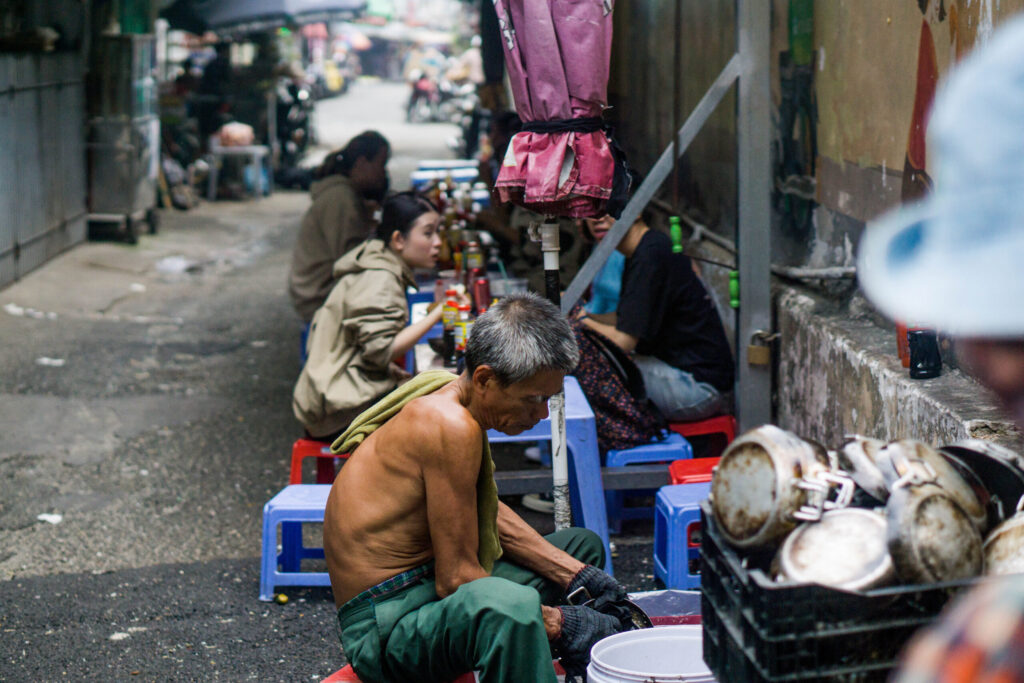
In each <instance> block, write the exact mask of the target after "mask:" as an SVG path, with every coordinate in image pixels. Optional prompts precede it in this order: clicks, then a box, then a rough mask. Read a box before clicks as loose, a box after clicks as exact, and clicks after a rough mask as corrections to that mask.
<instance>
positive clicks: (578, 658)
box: [552, 605, 622, 680]
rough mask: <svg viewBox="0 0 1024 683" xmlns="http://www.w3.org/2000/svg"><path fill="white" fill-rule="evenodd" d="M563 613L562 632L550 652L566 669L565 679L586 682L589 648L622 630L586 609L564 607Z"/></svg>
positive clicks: (607, 617) (604, 616) (611, 620)
mask: <svg viewBox="0 0 1024 683" xmlns="http://www.w3.org/2000/svg"><path fill="white" fill-rule="evenodd" d="M558 610H559V611H560V612H561V613H562V631H561V633H559V634H558V637H557V638H556V639H555V640H554V641H553V642H552V650H553V652H554V654H555V655H557V656H558V657H559V658H560V660H561V664H562V668H563V669H565V674H566V680H570V679H572V678H575V677H580V678H582V679H583V680H586V675H587V664H588V663H589V662H590V648H592V647H593V646H594V643H596V642H597V641H599V640H601V639H602V638H607V637H608V636H611V635H615V634H616V633H618V632H619V631H621V630H622V625H621V624H620V622H619V620H618V619H616V618H615V617H613V616H610V615H607V614H601V613H600V612H598V611H596V610H593V609H591V608H589V607H583V606H575V605H566V606H564V607H559V608H558Z"/></svg>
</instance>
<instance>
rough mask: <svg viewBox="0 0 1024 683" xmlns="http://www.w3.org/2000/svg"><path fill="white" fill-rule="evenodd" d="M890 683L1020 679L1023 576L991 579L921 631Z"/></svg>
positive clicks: (1007, 682) (1023, 675)
mask: <svg viewBox="0 0 1024 683" xmlns="http://www.w3.org/2000/svg"><path fill="white" fill-rule="evenodd" d="M891 681H892V683H961V682H965V683H966V682H967V681H980V682H984V683H1013V682H1016V681H1024V575H1020V576H1013V577H1006V578H1000V579H992V580H991V581H986V582H984V583H982V584H980V585H978V586H976V587H975V588H973V589H972V590H971V591H970V592H969V593H967V594H966V595H965V596H962V597H961V598H960V599H958V600H957V602H955V603H954V604H953V606H952V608H950V609H947V610H946V612H945V613H943V615H942V617H940V619H939V621H938V622H936V623H935V624H933V625H932V626H930V627H928V628H926V629H924V630H922V631H921V632H920V633H918V634H917V635H916V636H915V637H914V639H913V640H912V641H911V643H910V646H909V647H908V648H907V650H906V652H905V653H904V656H903V660H902V662H901V668H900V669H899V670H898V671H897V672H896V674H895V675H894V676H893V678H892V679H891Z"/></svg>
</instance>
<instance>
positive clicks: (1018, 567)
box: [982, 497, 1024, 576]
mask: <svg viewBox="0 0 1024 683" xmlns="http://www.w3.org/2000/svg"><path fill="white" fill-rule="evenodd" d="M1022 510H1024V497H1022V498H1021V499H1020V501H1018V503H1017V514H1015V515H1014V516H1013V517H1010V518H1009V519H1008V520H1006V521H1005V522H1003V523H1002V524H1000V525H999V526H997V527H996V528H995V529H993V530H992V533H990V534H989V535H988V538H986V539H985V545H984V546H983V548H982V550H983V551H984V553H985V573H986V574H991V575H993V576H1003V575H1006V574H1024V512H1022Z"/></svg>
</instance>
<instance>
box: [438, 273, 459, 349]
mask: <svg viewBox="0 0 1024 683" xmlns="http://www.w3.org/2000/svg"><path fill="white" fill-rule="evenodd" d="M444 296H445V302H444V308H443V309H442V310H441V323H442V324H443V326H444V331H443V333H442V337H441V341H442V354H441V355H443V356H444V366H445V367H446V368H451V367H455V364H456V362H457V360H458V359H457V357H456V355H455V320H456V317H457V316H458V313H459V304H458V302H457V301H456V297H457V296H458V295H457V293H456V291H455V290H454V289H448V290H447V291H445V293H444Z"/></svg>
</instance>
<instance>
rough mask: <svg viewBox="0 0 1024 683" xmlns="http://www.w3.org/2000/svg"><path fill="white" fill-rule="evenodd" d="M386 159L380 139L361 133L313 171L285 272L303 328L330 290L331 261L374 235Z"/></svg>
mask: <svg viewBox="0 0 1024 683" xmlns="http://www.w3.org/2000/svg"><path fill="white" fill-rule="evenodd" d="M389 155H390V145H389V144H388V141H387V140H386V139H385V138H384V136H383V135H381V134H380V133H378V132H376V131H364V132H362V133H360V134H359V135H357V136H355V137H354V138H352V140H350V141H349V143H348V144H347V145H346V146H345V147H344V148H343V149H340V150H336V151H334V152H331V153H330V154H328V155H327V157H326V158H325V159H324V162H323V163H322V164H321V165H320V166H319V167H318V168H317V170H316V173H315V175H316V177H317V181H316V182H314V183H313V186H312V187H311V188H310V195H311V196H312V198H313V203H312V205H311V206H310V207H309V209H308V210H307V211H306V215H305V216H303V218H302V225H301V227H300V228H299V234H298V237H297V238H296V240H295V249H294V250H293V252H292V265H291V270H290V272H289V273H288V293H289V294H290V295H291V298H292V303H293V304H294V305H295V310H296V311H297V312H298V314H299V316H300V317H301V318H302V321H303V322H304V323H309V322H310V321H311V320H312V319H313V314H314V313H316V311H317V309H318V308H320V306H322V305H323V303H324V301H325V300H326V299H327V295H328V294H329V293H330V291H331V288H332V287H333V286H334V282H335V276H334V274H333V273H332V269H333V266H334V262H335V261H337V260H338V259H339V258H341V257H342V256H344V255H345V253H346V252H348V251H349V250H350V249H352V248H353V247H355V246H356V245H358V244H360V243H361V242H363V240H365V239H366V238H367V237H369V236H370V235H371V234H372V233H373V230H374V223H373V204H374V203H376V202H380V201H382V200H383V199H384V196H385V195H386V194H387V190H388V174H387V168H386V167H387V162H388V157H389Z"/></svg>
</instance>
